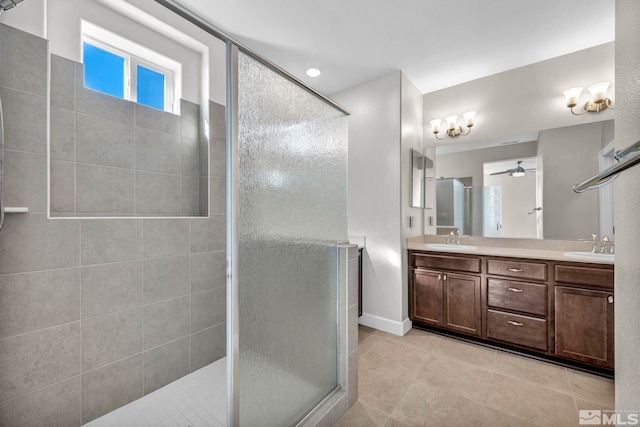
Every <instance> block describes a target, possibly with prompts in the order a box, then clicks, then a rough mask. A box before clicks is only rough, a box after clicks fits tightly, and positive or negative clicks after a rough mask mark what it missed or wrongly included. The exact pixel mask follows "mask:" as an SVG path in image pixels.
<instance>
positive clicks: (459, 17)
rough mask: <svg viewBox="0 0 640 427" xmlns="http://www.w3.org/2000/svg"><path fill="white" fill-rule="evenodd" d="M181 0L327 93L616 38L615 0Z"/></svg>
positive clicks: (439, 78)
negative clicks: (315, 71)
mask: <svg viewBox="0 0 640 427" xmlns="http://www.w3.org/2000/svg"><path fill="white" fill-rule="evenodd" d="M178 1H179V2H180V3H181V4H182V5H184V6H185V7H187V8H188V9H190V10H192V11H193V12H195V13H197V14H198V15H200V16H201V17H203V18H204V19H205V20H207V21H209V22H210V23H212V24H214V25H215V26H216V27H218V28H219V29H221V30H223V31H224V32H226V33H227V34H229V35H230V36H232V37H234V38H235V39H237V40H238V41H240V42H242V43H243V44H245V45H246V46H248V47H250V48H252V49H253V50H255V51H256V52H257V53H259V54H261V55H262V56H265V57H266V58H269V59H270V60H271V61H272V62H274V63H276V64H277V65H279V66H280V67H282V68H284V69H286V70H287V71H289V72H290V73H292V74H293V75H295V76H296V77H298V78H300V79H301V80H303V81H305V82H307V83H308V84H309V85H310V86H312V87H314V88H315V89H317V90H318V91H320V92H322V93H325V94H328V95H331V94H334V93H336V92H339V91H342V90H344V89H347V88H350V87H353V86H355V85H358V84H360V83H364V82H366V81H369V80H372V79H374V78H377V77H380V76H382V75H384V74H387V73H389V72H391V71H393V70H402V71H403V72H404V73H405V74H406V75H407V76H408V77H409V79H411V81H413V83H414V84H415V85H416V86H417V87H418V89H419V90H420V91H421V92H422V93H427V92H432V91H436V90H438V89H442V88H446V87H450V86H453V85H457V84H460V83H463V82H466V81H470V80H474V79H477V78H479V77H483V76H489V75H492V74H495V73H499V72H502V71H505V70H510V69H514V68H517V67H522V66H524V65H528V64H532V63H535V62H539V61H543V60H546V59H549V58H553V57H557V56H560V55H565V54H567V53H570V52H575V51H578V50H582V49H586V48H588V47H591V46H596V45H600V44H603V43H607V42H610V41H612V40H614V37H615V35H614V21H615V10H614V7H615V5H614V0H535V1H517V0H484V1H479V0H428V1H427V0H401V1H389V0H347V1H345V0H323V1H311V0H270V1H264V0H213V1H212V0H178ZM309 65H318V66H320V67H321V68H322V70H323V74H322V75H321V76H320V77H318V78H315V79H312V78H309V77H307V76H306V75H305V69H306V68H307V67H308V66H309Z"/></svg>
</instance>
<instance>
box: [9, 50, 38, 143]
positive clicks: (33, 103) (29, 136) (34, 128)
mask: <svg viewBox="0 0 640 427" xmlns="http://www.w3.org/2000/svg"><path fill="white" fill-rule="evenodd" d="M3 62H4V61H3ZM0 98H2V112H3V115H4V148H5V149H7V150H19V151H29V152H32V153H39V154H46V153H47V143H46V141H47V98H45V97H43V96H39V95H32V94H29V93H24V92H18V91H15V90H12V89H7V88H4V87H0Z"/></svg>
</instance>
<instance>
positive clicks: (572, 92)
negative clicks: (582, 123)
mask: <svg viewBox="0 0 640 427" xmlns="http://www.w3.org/2000/svg"><path fill="white" fill-rule="evenodd" d="M609 84H610V83H609V82H601V83H596V84H594V85H593V86H591V87H590V88H589V92H590V93H591V99H589V100H588V101H587V102H586V103H585V104H584V106H583V110H582V111H578V112H576V111H574V110H573V107H575V106H576V105H578V102H579V101H580V95H582V92H583V89H582V88H581V87H572V88H571V89H567V90H565V91H564V92H563V93H564V99H565V101H566V103H567V107H568V108H569V109H571V113H572V114H574V115H576V116H580V115H582V114H584V113H598V112H600V111H604V110H606V109H607V108H613V107H611V99H609V98H607V90H608V89H609Z"/></svg>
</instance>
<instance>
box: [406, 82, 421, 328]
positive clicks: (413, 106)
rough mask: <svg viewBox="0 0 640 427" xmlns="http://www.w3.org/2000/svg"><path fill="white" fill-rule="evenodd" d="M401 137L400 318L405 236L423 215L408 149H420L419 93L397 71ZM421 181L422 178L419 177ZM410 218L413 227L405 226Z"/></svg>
mask: <svg viewBox="0 0 640 427" xmlns="http://www.w3.org/2000/svg"><path fill="white" fill-rule="evenodd" d="M401 76H402V78H401V82H400V85H401V87H400V95H401V97H402V101H401V102H402V103H401V108H402V110H401V112H400V114H401V115H400V120H401V123H402V124H401V139H400V159H401V162H400V180H401V183H402V184H401V189H402V192H401V194H402V197H401V208H402V209H401V211H402V218H401V223H402V239H401V243H402V319H403V320H404V319H406V318H407V317H408V316H409V279H408V277H409V271H408V265H409V261H408V259H407V238H409V237H415V236H422V235H423V234H424V226H423V221H424V215H423V212H422V209H421V208H412V207H411V206H410V205H411V178H412V176H411V170H412V165H411V149H414V150H418V151H420V152H423V149H422V130H423V126H422V94H421V93H420V91H419V90H418V88H417V87H416V86H415V85H414V84H413V83H412V82H411V80H409V78H408V77H407V76H405V75H404V74H401ZM423 184H424V181H423ZM409 217H412V218H413V222H414V223H413V227H410V226H409Z"/></svg>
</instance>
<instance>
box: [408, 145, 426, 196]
mask: <svg viewBox="0 0 640 427" xmlns="http://www.w3.org/2000/svg"><path fill="white" fill-rule="evenodd" d="M425 159H426V157H425V155H424V154H422V153H421V152H419V151H418V150H414V149H413V148H412V149H411V190H410V191H411V207H412V208H424V187H423V183H424V176H425V175H424V168H425Z"/></svg>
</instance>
